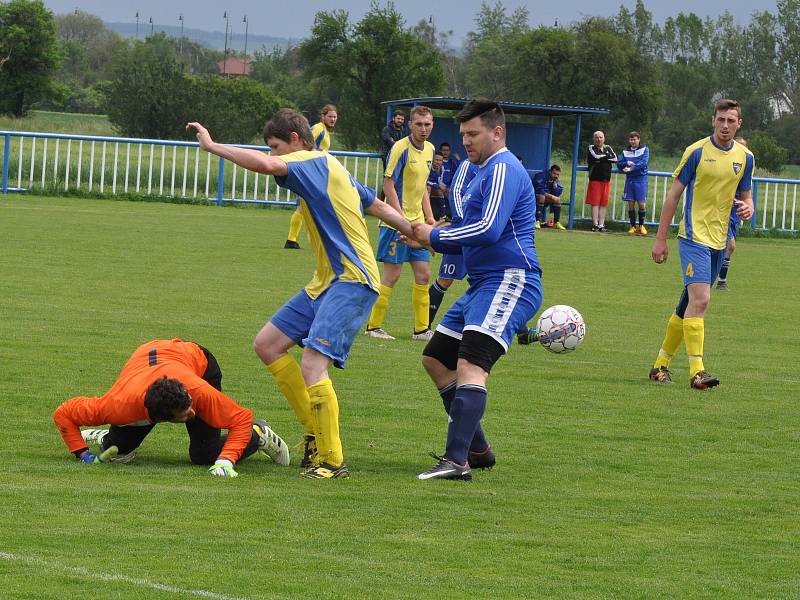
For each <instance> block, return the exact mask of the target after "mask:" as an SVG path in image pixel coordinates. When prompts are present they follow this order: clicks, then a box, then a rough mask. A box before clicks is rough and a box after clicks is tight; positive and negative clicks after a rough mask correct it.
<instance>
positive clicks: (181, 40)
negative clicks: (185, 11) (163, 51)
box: [178, 15, 183, 56]
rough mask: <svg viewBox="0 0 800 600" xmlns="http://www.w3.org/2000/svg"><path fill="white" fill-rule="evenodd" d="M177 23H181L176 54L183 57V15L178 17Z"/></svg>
mask: <svg viewBox="0 0 800 600" xmlns="http://www.w3.org/2000/svg"><path fill="white" fill-rule="evenodd" d="M178 21H180V22H181V39H180V40H179V41H178V54H180V55H181V56H183V15H178Z"/></svg>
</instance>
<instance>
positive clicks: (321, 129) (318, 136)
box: [311, 121, 331, 152]
mask: <svg viewBox="0 0 800 600" xmlns="http://www.w3.org/2000/svg"><path fill="white" fill-rule="evenodd" d="M311 137H313V138H314V148H316V149H317V150H325V151H326V152H327V151H328V150H330V149H331V132H330V131H328V128H327V127H325V125H324V124H323V123H322V122H321V121H320V122H319V123H317V124H316V125H314V126H313V127H312V128H311Z"/></svg>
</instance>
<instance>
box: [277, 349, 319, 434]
mask: <svg viewBox="0 0 800 600" xmlns="http://www.w3.org/2000/svg"><path fill="white" fill-rule="evenodd" d="M267 369H269V372H270V373H272V376H273V377H274V378H275V383H277V384H278V387H279V388H280V390H281V392H283V395H284V396H286V399H287V400H288V401H289V404H290V405H291V407H292V408H293V409H294V414H295V415H297V420H298V421H300V423H301V424H302V425H303V429H305V432H306V433H307V434H313V433H314V424H313V419H312V416H311V398H309V396H308V390H307V389H306V382H305V380H303V372H302V371H301V370H300V365H298V364H297V361H296V360H295V359H294V357H293V356H292V355H291V354H286V355H284V356H281V357H280V358H279V359H278V360H276V361H275V362H272V363H270V364H268V365H267Z"/></svg>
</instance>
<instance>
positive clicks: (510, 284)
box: [436, 269, 542, 350]
mask: <svg viewBox="0 0 800 600" xmlns="http://www.w3.org/2000/svg"><path fill="white" fill-rule="evenodd" d="M541 304H542V280H541V277H540V275H539V273H537V272H535V271H526V270H525V269H506V270H505V271H499V272H497V273H491V274H489V275H484V276H482V277H480V278H470V280H469V288H468V289H467V291H466V292H464V295H463V296H461V298H459V299H458V300H456V302H455V304H453V306H451V307H450V310H448V311H447V314H445V316H444V317H443V318H442V321H441V322H440V323H439V325H438V326H437V327H436V331H438V332H439V333H442V334H444V335H449V336H450V337H454V338H457V339H459V340H460V339H461V336H462V334H463V332H464V331H467V330H473V331H479V332H481V333H485V334H486V335H488V336H491V337H492V338H494V339H495V340H496V341H497V342H498V343H499V344H500V345H501V346H503V348H504V349H505V350H508V347H509V346H510V345H511V340H512V339H513V338H514V335H516V333H517V331H521V330H522V329H525V327H526V325H525V324H526V323H527V322H528V321H530V320H531V319H532V318H533V315H535V314H536V311H537V310H539V307H540V306H541Z"/></svg>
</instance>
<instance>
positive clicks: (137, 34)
mask: <svg viewBox="0 0 800 600" xmlns="http://www.w3.org/2000/svg"><path fill="white" fill-rule="evenodd" d="M136 39H137V40H138V39H139V11H138V10H137V11H136Z"/></svg>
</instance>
